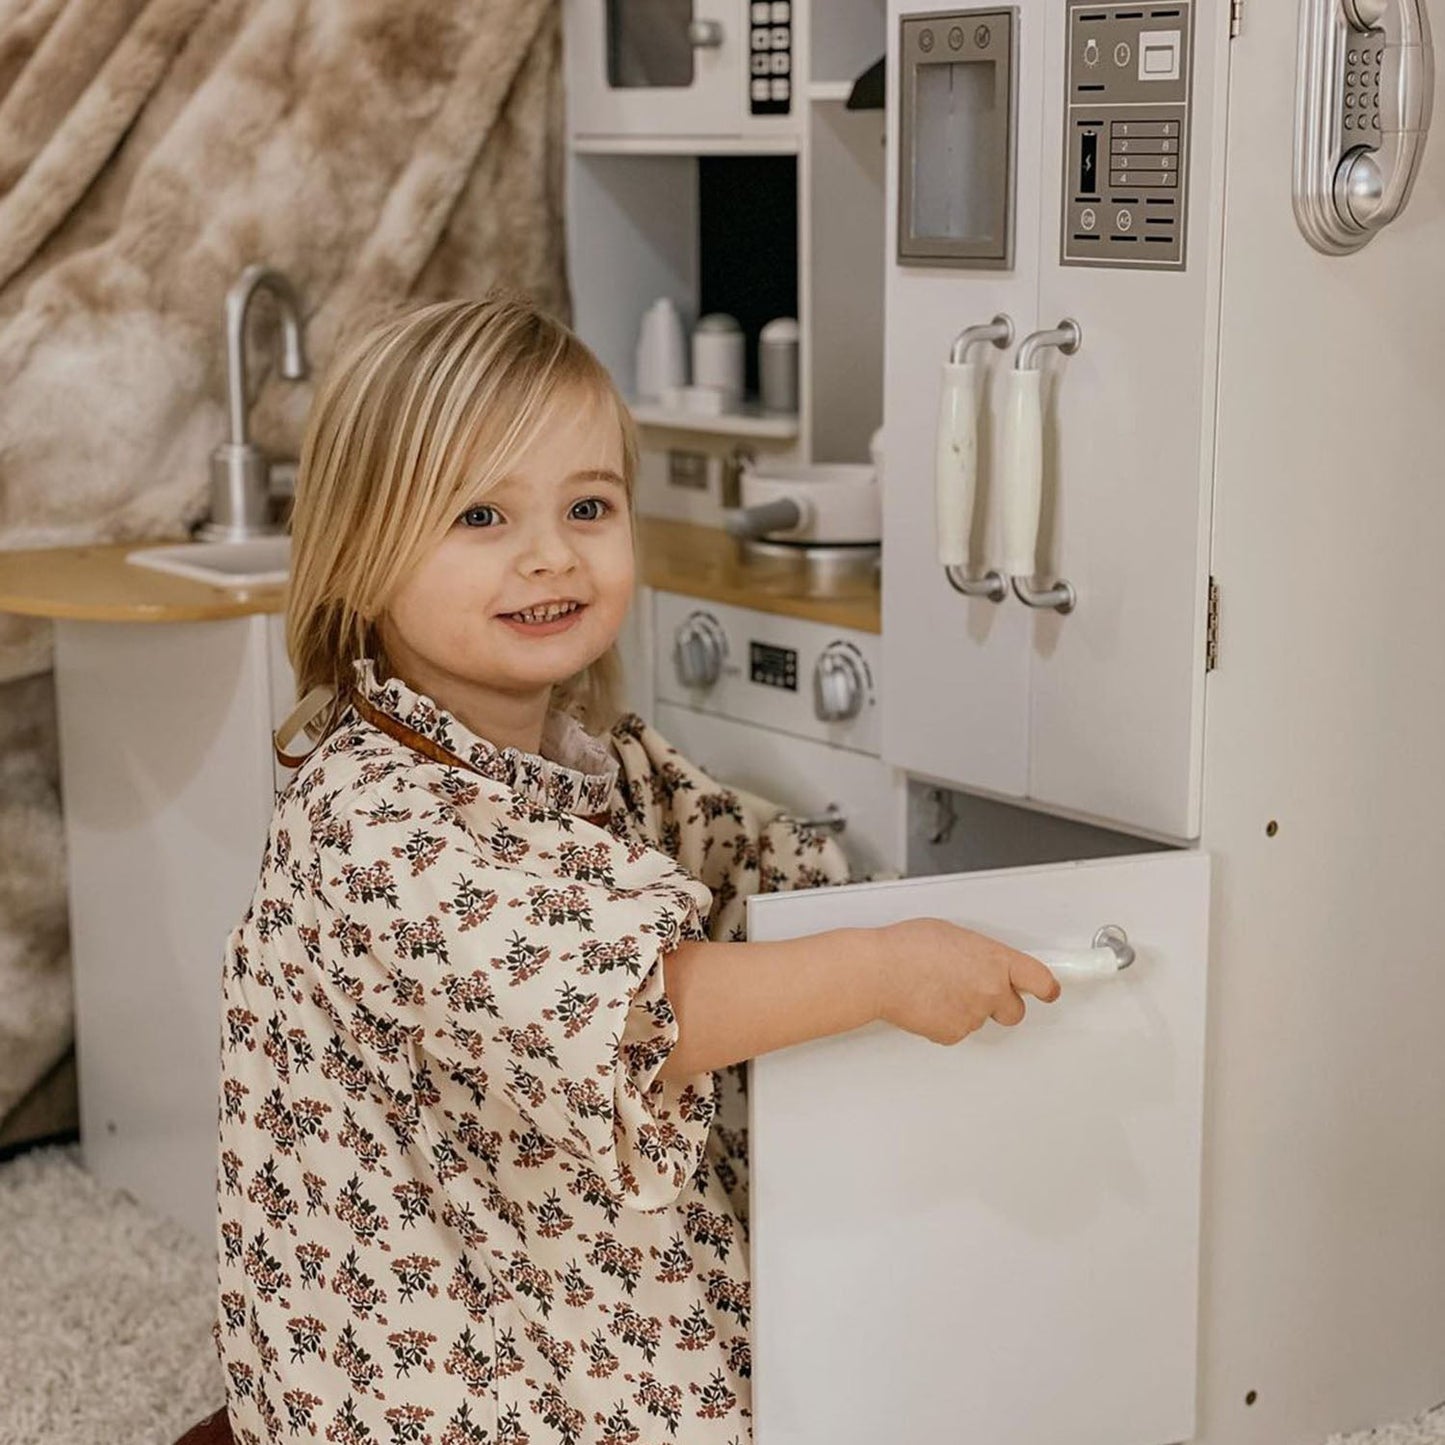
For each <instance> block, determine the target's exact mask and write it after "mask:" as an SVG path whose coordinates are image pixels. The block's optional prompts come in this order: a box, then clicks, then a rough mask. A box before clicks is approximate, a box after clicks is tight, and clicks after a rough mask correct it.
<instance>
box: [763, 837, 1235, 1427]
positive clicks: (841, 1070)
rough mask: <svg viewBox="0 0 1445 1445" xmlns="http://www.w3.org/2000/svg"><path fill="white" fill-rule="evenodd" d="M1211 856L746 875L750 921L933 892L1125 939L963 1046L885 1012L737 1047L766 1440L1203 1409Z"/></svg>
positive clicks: (1072, 937) (964, 919)
mask: <svg viewBox="0 0 1445 1445" xmlns="http://www.w3.org/2000/svg"><path fill="white" fill-rule="evenodd" d="M1208 910H1209V860H1208V859H1207V858H1206V857H1204V856H1203V855H1201V854H1198V853H1187V854H1164V855H1154V856H1150V857H1144V858H1131V859H1126V860H1109V861H1103V862H1096V863H1083V864H1066V865H1062V866H1058V867H1053V868H1039V869H1019V870H1012V871H1005V872H999V873H984V874H973V875H961V876H954V877H945V878H931V879H916V880H905V881H902V882H898V883H883V884H873V885H864V886H862V887H858V888H851V889H845V890H825V891H821V892H816V893H797V894H786V895H771V896H763V897H757V898H753V899H750V900H749V905H748V919H749V932H750V936H751V937H753V938H757V939H771V938H786V937H796V936H802V935H806V934H810V933H814V932H817V931H820V930H823V929H827V928H836V927H859V926H877V925H881V924H884V923H889V922H893V921H895V920H898V919H902V918H908V917H914V916H929V917H942V918H948V919H950V920H952V921H954V922H958V923H963V924H966V925H968V926H970V927H974V928H977V929H979V930H981V931H984V932H987V933H990V934H992V935H994V936H996V937H1000V938H1003V939H1005V940H1006V941H1008V942H1010V943H1012V944H1014V945H1015V946H1018V947H1022V948H1057V947H1064V948H1074V947H1084V946H1087V945H1088V944H1089V943H1090V941H1091V940H1092V938H1093V935H1094V932H1095V930H1096V929H1098V928H1099V927H1101V926H1102V925H1104V924H1107V923H1115V924H1119V925H1121V926H1122V927H1124V928H1125V930H1126V931H1127V932H1128V934H1129V937H1130V939H1131V941H1132V942H1134V943H1135V945H1136V946H1137V947H1138V949H1139V958H1138V961H1137V962H1136V963H1135V964H1134V966H1133V967H1132V968H1130V969H1129V970H1127V971H1126V972H1124V973H1121V974H1119V975H1118V976H1117V977H1116V978H1114V979H1112V980H1110V981H1108V982H1098V983H1094V982H1090V983H1075V984H1071V985H1069V986H1067V987H1066V990H1065V993H1064V996H1063V997H1062V999H1061V1000H1060V1001H1059V1002H1058V1003H1056V1004H1054V1005H1052V1006H1051V1007H1045V1006H1044V1005H1040V1004H1035V1005H1033V1006H1032V1007H1031V1008H1030V1013H1029V1017H1028V1018H1027V1019H1026V1020H1025V1022H1024V1023H1023V1024H1022V1025H1021V1026H1020V1027H1019V1028H1017V1029H1016V1030H1003V1029H1000V1028H998V1027H997V1026H996V1025H988V1026H986V1029H985V1030H984V1031H983V1032H982V1033H980V1034H978V1035H976V1036H975V1037H973V1038H972V1039H970V1040H968V1041H967V1042H965V1043H964V1044H963V1045H961V1046H959V1047H957V1048H953V1049H943V1048H939V1047H938V1046H936V1045H933V1044H929V1043H927V1042H925V1041H922V1040H919V1039H916V1038H913V1037H911V1036H908V1035H905V1034H902V1033H900V1032H898V1031H896V1030H892V1029H889V1028H886V1027H883V1026H878V1027H876V1028H873V1029H868V1030H863V1031H860V1032H858V1033H855V1034H851V1035H848V1036H845V1037H843V1038H837V1039H829V1040H824V1041H821V1042H819V1043H815V1044H810V1045H806V1046H804V1047H802V1048H796V1049H791V1050H786V1051H784V1052H781V1053H778V1054H775V1055H769V1056H765V1057H764V1058H762V1059H759V1060H756V1061H755V1062H754V1064H753V1065H752V1070H751V1074H752V1082H751V1089H750V1098H751V1110H752V1135H751V1147H752V1205H751V1208H752V1237H753V1273H754V1315H753V1337H754V1390H755V1399H754V1410H755V1438H756V1440H757V1445H877V1442H879V1441H949V1440H977V1441H987V1442H989V1445H1057V1442H1060V1441H1068V1442H1070V1445H1164V1442H1169V1441H1176V1440H1186V1439H1188V1438H1189V1437H1190V1436H1191V1435H1192V1434H1193V1433H1194V1400H1195V1373H1196V1340H1197V1307H1198V1298H1197V1278H1198V1245H1199V1174H1200V1141H1201V1131H1202V1117H1201V1115H1202V1105H1203V1068H1204V1057H1203V1046H1204V994H1205V971H1206V958H1207V952H1208V940H1207V932H1208Z"/></svg>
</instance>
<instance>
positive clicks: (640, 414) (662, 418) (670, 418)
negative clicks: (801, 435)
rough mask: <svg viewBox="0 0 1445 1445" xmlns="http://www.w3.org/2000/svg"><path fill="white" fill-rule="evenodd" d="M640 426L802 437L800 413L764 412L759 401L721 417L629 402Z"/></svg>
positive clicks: (773, 437)
mask: <svg viewBox="0 0 1445 1445" xmlns="http://www.w3.org/2000/svg"><path fill="white" fill-rule="evenodd" d="M628 408H629V410H630V411H631V412H632V416H633V419H634V420H635V421H636V422H637V424H638V425H639V426H649V427H662V428H665V429H666V430H668V431H691V432H705V433H707V434H708V435H710V436H731V437H754V438H757V439H759V440H768V441H783V442H786V441H792V440H794V438H796V437H797V435H798V417H797V414H796V413H790V412H776V411H764V410H763V409H762V408H761V407H760V406H759V405H757V403H755V402H751V403H750V402H744V403H743V409H742V411H732V412H724V413H723V415H721V416H701V415H699V414H698V413H697V412H692V411H674V410H672V409H671V408H669V407H665V406H663V405H662V404H661V403H659V402H654V401H633V402H629V403H628Z"/></svg>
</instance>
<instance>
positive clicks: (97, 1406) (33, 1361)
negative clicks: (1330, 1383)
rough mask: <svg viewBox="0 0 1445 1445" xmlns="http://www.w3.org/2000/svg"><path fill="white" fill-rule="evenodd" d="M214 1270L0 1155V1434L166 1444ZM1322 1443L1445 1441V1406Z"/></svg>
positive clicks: (198, 1354) (32, 1167)
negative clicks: (1, 1159) (0, 1366)
mask: <svg viewBox="0 0 1445 1445" xmlns="http://www.w3.org/2000/svg"><path fill="white" fill-rule="evenodd" d="M213 1296H214V1268H213V1266H212V1263H211V1260H210V1257H209V1255H208V1253H207V1251H206V1250H205V1249H204V1248H202V1247H201V1246H200V1245H199V1244H197V1243H196V1241H195V1240H193V1239H192V1238H191V1236H190V1235H188V1234H187V1233H186V1232H185V1231H184V1230H182V1229H181V1228H179V1226H177V1225H173V1224H169V1223H167V1222H166V1221H164V1220H161V1219H158V1218H156V1216H154V1215H152V1214H150V1213H148V1212H147V1211H146V1210H143V1209H142V1208H141V1207H140V1206H139V1205H137V1204H136V1203H135V1202H134V1201H133V1200H132V1199H131V1198H130V1197H129V1196H128V1195H126V1194H123V1193H120V1192H117V1191H115V1190H110V1189H105V1188H103V1187H102V1186H100V1185H99V1184H97V1183H96V1182H95V1180H94V1179H92V1178H91V1177H90V1175H89V1174H87V1173H86V1172H85V1171H84V1170H83V1169H82V1168H81V1167H80V1155H79V1150H78V1149H76V1148H75V1147H74V1146H73V1145H71V1146H64V1147H58V1148H49V1149H37V1150H34V1151H33V1152H31V1153H29V1154H22V1155H21V1156H20V1157H19V1158H18V1159H12V1160H11V1161H10V1162H9V1163H8V1164H0V1300H3V1307H0V1361H3V1362H4V1368H3V1379H4V1387H3V1390H0V1445H173V1442H174V1441H176V1440H178V1439H179V1438H180V1436H181V1435H183V1434H184V1433H185V1431H186V1430H188V1429H189V1428H190V1427H191V1426H192V1425H194V1424H195V1423H196V1422H197V1421H198V1420H200V1419H202V1418H203V1417H204V1416H206V1415H209V1414H210V1413H211V1412H212V1411H213V1410H216V1409H218V1408H219V1407H220V1405H221V1403H222V1402H223V1399H224V1389H223V1386H222V1383H221V1374H220V1368H219V1366H218V1365H217V1363H216V1357H215V1354H214V1352H213V1350H212V1347H211V1333H210V1330H211V1316H212V1311H213V1308H214V1306H213ZM1326 1445H1445V1407H1442V1408H1441V1409H1437V1410H1432V1411H1431V1412H1430V1413H1429V1414H1427V1415H1422V1416H1420V1417H1419V1418H1418V1419H1416V1420H1409V1421H1406V1422H1404V1423H1403V1424H1399V1425H1385V1426H1382V1427H1381V1428H1379V1429H1378V1430H1366V1431H1363V1432H1361V1433H1359V1434H1356V1435H1334V1436H1331V1437H1330V1439H1329V1440H1328V1441H1327V1442H1326Z"/></svg>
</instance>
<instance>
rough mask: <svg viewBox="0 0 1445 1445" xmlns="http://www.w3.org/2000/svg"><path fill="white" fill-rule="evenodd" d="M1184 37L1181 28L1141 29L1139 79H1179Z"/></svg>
mask: <svg viewBox="0 0 1445 1445" xmlns="http://www.w3.org/2000/svg"><path fill="white" fill-rule="evenodd" d="M1182 37H1183V32H1182V31H1179V30H1141V31H1140V32H1139V79H1140V80H1178V79H1179V54H1180V50H1181V49H1182Z"/></svg>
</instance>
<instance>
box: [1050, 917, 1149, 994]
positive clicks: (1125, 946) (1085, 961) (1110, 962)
mask: <svg viewBox="0 0 1445 1445" xmlns="http://www.w3.org/2000/svg"><path fill="white" fill-rule="evenodd" d="M1029 952H1030V953H1032V955H1033V956H1034V957H1035V958H1036V959H1038V961H1039V962H1040V963H1041V964H1043V965H1044V967H1045V968H1047V969H1048V970H1049V971H1050V972H1051V973H1052V974H1053V975H1054V976H1055V977H1056V978H1057V979H1058V980H1059V982H1060V983H1067V982H1070V981H1072V980H1074V979H1080V978H1100V979H1107V978H1117V977H1118V976H1119V974H1121V973H1122V972H1123V971H1124V970H1125V969H1126V968H1128V967H1129V966H1130V965H1131V964H1132V963H1133V962H1134V957H1135V955H1134V946H1133V945H1132V944H1131V943H1130V942H1129V937H1128V935H1127V934H1126V933H1125V932H1124V930H1123V929H1122V928H1119V927H1118V926H1117V925H1115V924H1110V925H1109V926H1108V927H1106V928H1101V929H1100V930H1099V931H1098V932H1097V933H1096V934H1095V935H1094V942H1093V946H1092V947H1090V948H1034V949H1030V950H1029Z"/></svg>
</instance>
